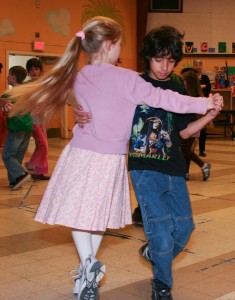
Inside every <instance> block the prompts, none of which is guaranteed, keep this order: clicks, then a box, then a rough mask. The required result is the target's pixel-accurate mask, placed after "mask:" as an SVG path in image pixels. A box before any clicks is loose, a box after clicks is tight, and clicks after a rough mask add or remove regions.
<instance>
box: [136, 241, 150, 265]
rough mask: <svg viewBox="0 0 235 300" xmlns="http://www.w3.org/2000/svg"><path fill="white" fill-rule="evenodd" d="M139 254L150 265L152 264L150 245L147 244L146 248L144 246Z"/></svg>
mask: <svg viewBox="0 0 235 300" xmlns="http://www.w3.org/2000/svg"><path fill="white" fill-rule="evenodd" d="M139 253H140V255H141V256H143V257H144V258H145V259H146V261H147V262H148V263H150V264H152V261H151V258H150V254H149V246H148V243H147V244H145V245H144V246H142V247H141V248H140V250H139Z"/></svg>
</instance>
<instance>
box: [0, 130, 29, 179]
mask: <svg viewBox="0 0 235 300" xmlns="http://www.w3.org/2000/svg"><path fill="white" fill-rule="evenodd" d="M31 134H32V132H31V131H13V130H9V131H8V134H7V137H6V140H5V143H4V148H3V152H2V159H3V162H4V164H5V166H6V169H7V175H8V180H9V182H10V183H14V182H15V180H16V178H18V177H20V176H21V175H24V174H25V170H24V168H23V167H22V161H23V158H24V155H25V152H26V151H27V148H28V145H29V140H30V137H31Z"/></svg>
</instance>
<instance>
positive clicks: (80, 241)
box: [72, 229, 104, 266]
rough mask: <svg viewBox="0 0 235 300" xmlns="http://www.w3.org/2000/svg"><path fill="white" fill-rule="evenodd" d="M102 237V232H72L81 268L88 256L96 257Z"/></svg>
mask: <svg viewBox="0 0 235 300" xmlns="http://www.w3.org/2000/svg"><path fill="white" fill-rule="evenodd" d="M103 236H104V232H94V231H80V230H75V229H74V230H72V237H73V241H74V244H75V246H76V248H77V252H78V254H79V256H80V261H81V264H82V266H84V265H85V261H86V259H87V257H88V256H89V255H90V254H91V255H93V256H94V257H95V256H96V253H97V251H98V249H99V247H100V244H101V241H102V239H103Z"/></svg>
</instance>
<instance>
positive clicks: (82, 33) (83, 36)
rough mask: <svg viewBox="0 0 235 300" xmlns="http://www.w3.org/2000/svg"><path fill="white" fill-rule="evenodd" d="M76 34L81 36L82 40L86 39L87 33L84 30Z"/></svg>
mask: <svg viewBox="0 0 235 300" xmlns="http://www.w3.org/2000/svg"><path fill="white" fill-rule="evenodd" d="M76 36H78V37H80V38H81V40H84V39H85V33H84V32H83V31H79V32H77V33H76Z"/></svg>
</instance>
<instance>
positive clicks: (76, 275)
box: [69, 265, 82, 280]
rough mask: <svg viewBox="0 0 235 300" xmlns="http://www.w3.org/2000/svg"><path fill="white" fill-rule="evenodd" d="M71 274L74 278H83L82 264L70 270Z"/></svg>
mask: <svg viewBox="0 0 235 300" xmlns="http://www.w3.org/2000/svg"><path fill="white" fill-rule="evenodd" d="M69 276H70V277H72V278H74V280H77V279H79V278H81V277H82V269H81V267H80V265H78V266H77V267H75V269H73V270H72V271H70V272H69Z"/></svg>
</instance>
